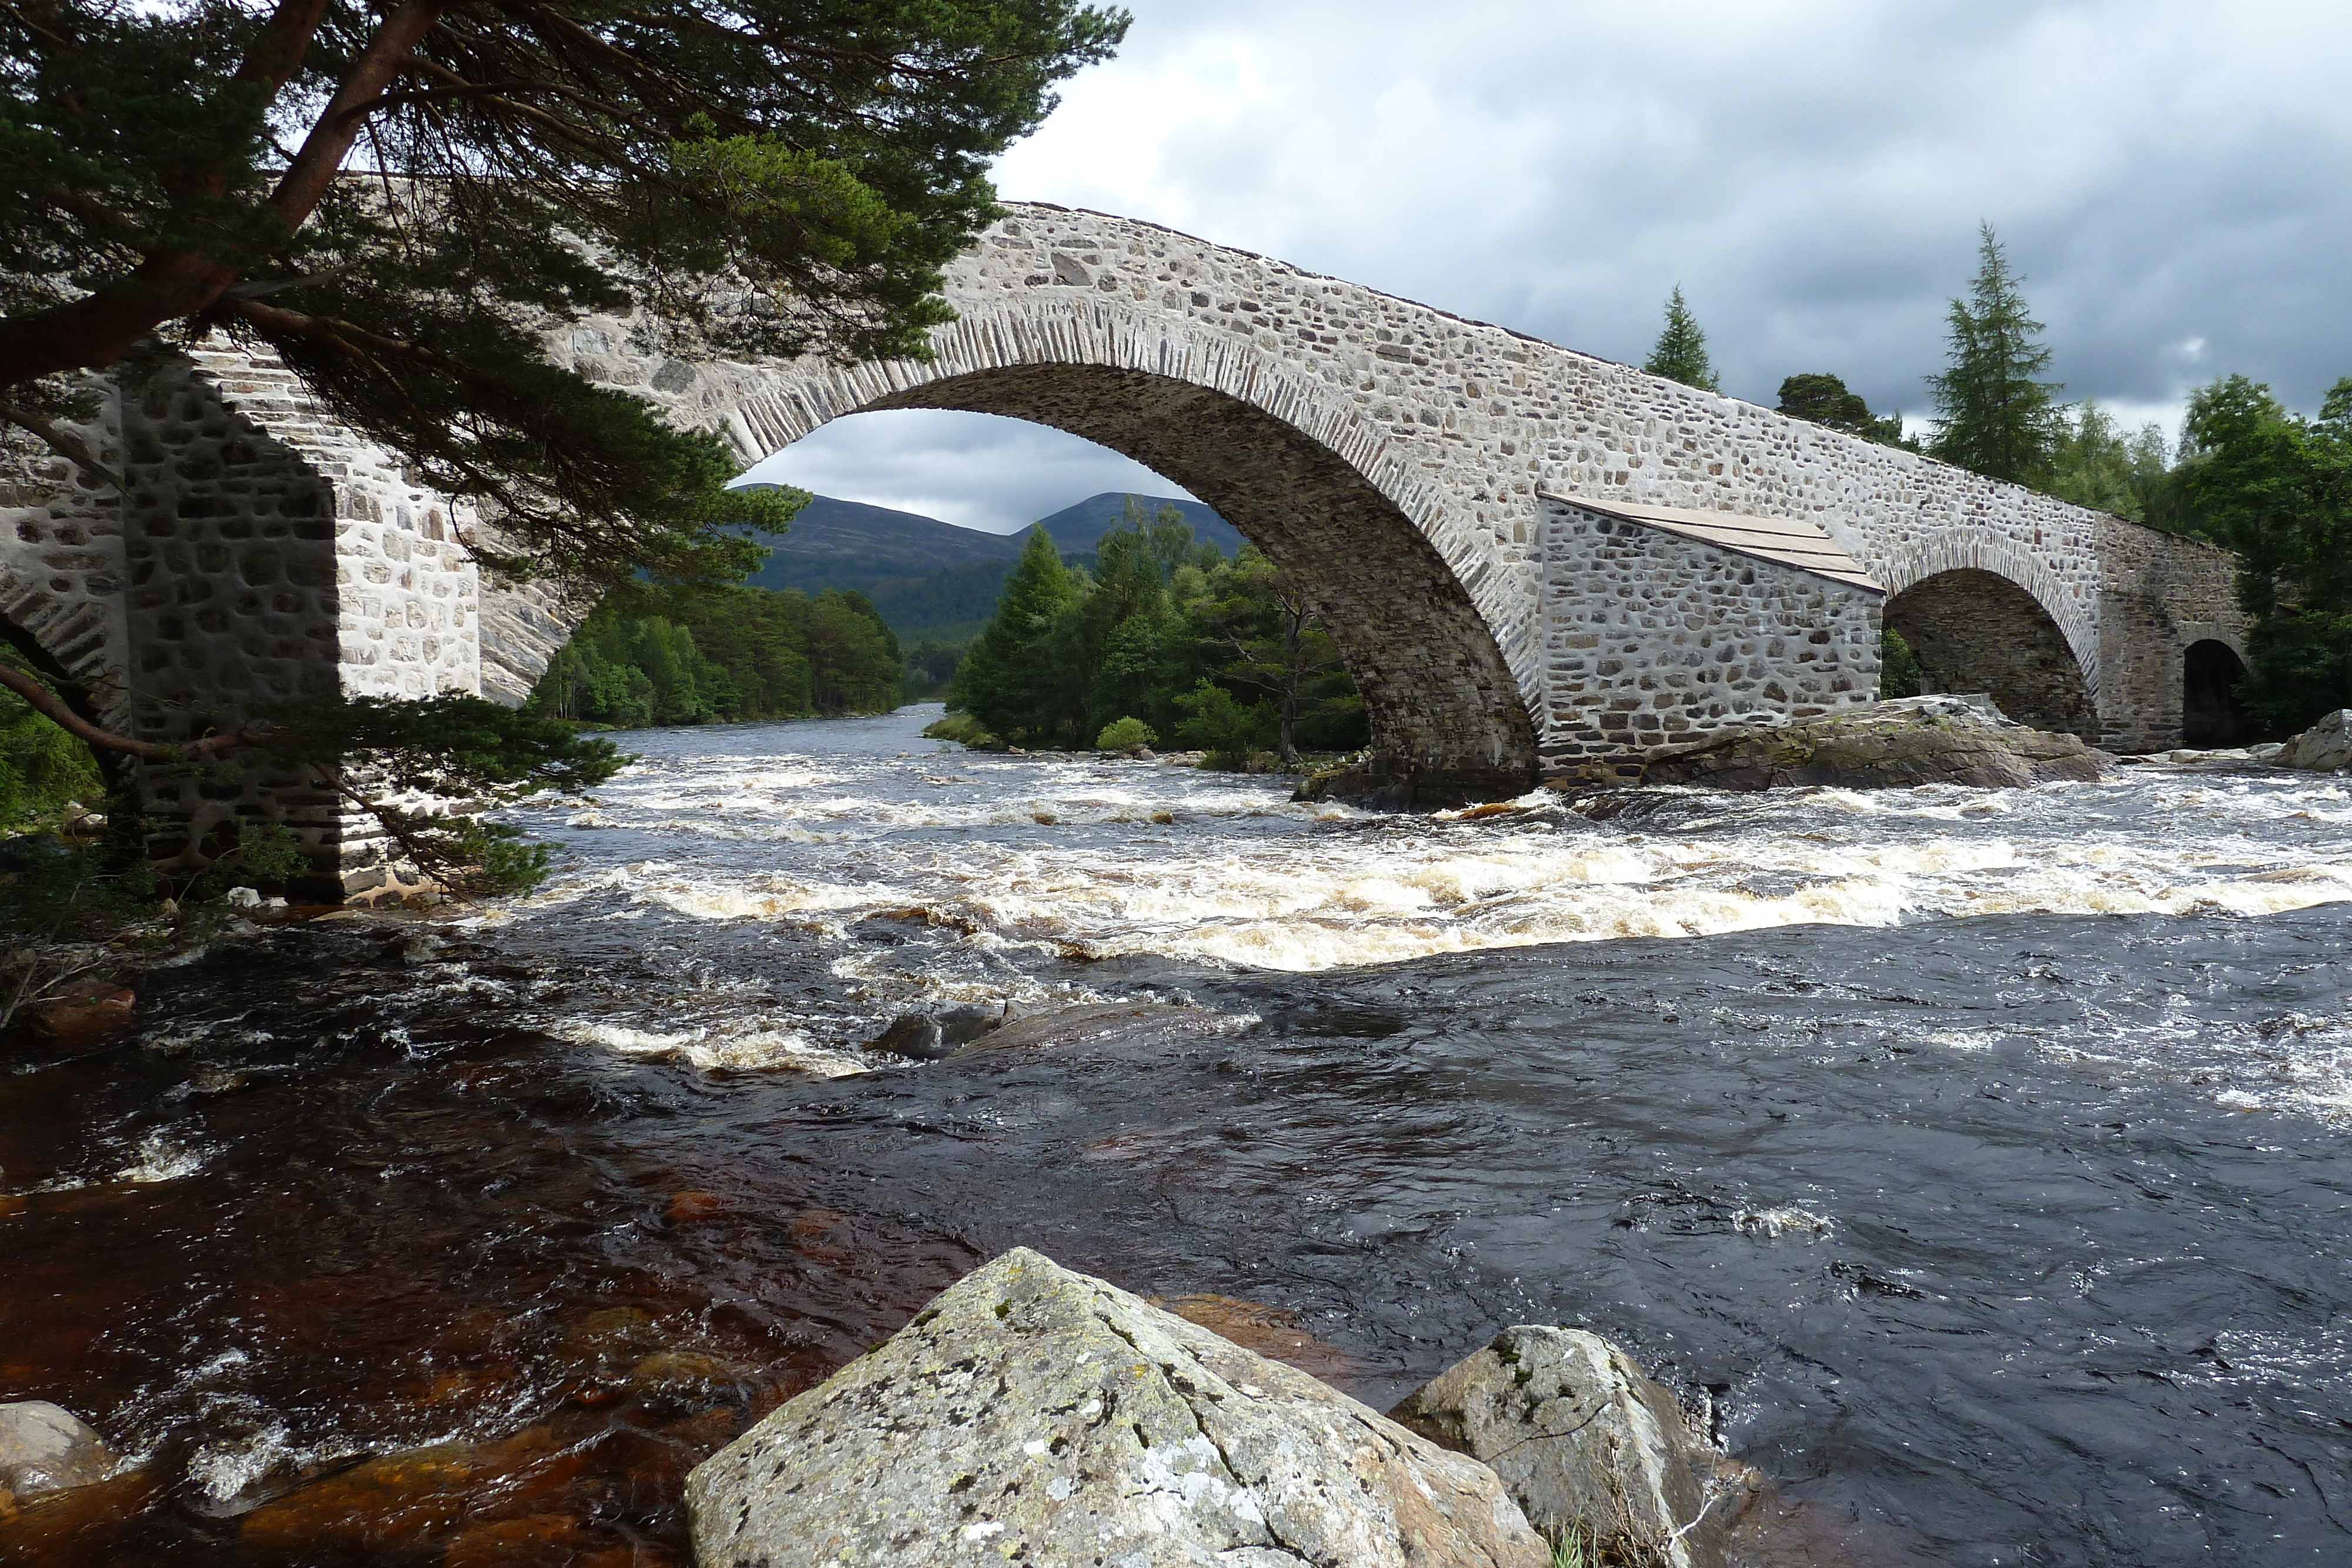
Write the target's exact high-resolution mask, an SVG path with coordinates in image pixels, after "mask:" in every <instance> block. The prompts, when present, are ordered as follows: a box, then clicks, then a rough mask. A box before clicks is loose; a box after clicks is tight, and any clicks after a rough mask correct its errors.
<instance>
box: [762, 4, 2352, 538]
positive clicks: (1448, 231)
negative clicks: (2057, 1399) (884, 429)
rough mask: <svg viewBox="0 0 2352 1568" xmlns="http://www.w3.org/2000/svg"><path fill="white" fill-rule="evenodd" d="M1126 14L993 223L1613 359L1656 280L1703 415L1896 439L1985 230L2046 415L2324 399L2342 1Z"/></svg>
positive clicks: (1645, 323)
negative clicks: (1699, 392) (1295, 283)
mask: <svg viewBox="0 0 2352 1568" xmlns="http://www.w3.org/2000/svg"><path fill="white" fill-rule="evenodd" d="M1131 9H1133V10H1134V11H1135V13H1136V24H1135V27H1134V29H1133V31H1132V33H1131V34H1130V36H1129V42H1128V45H1127V47H1126V49H1125V50H1124V52H1123V53H1122V55H1121V57H1119V58H1118V60H1117V61H1114V62H1113V63H1111V64H1110V65H1108V66H1106V67H1103V68H1098V69H1096V70H1094V71H1090V72H1088V73H1087V75H1085V76H1083V77H1081V78H1078V79H1077V80H1076V81H1074V82H1072V83H1070V84H1069V86H1068V88H1067V89H1066V102H1065V103H1064V105H1063V107H1062V109H1061V110H1059V111H1058V112H1057V113H1056V114H1055V116H1054V117H1053V119H1052V120H1049V121H1048V122H1047V123H1046V125H1045V129H1044V130H1043V131H1041V132H1040V133H1039V134H1038V135H1037V136H1036V137H1035V138H1034V139H1033V140H1032V141H1029V142H1027V143H1024V145H1022V146H1020V147H1018V148H1016V149H1014V150H1013V152H1012V154H1011V155H1010V156H1008V157H1007V158H1006V159H1005V160H1004V162H1003V165H1002V167H1001V169H1000V171H999V180H998V183H999V185H1000V188H1001V189H1002V190H1003V192H1004V193H1005V194H1006V195H1007V196H1008V197H1013V198H1016V199H1018V198H1030V199H1037V200H1045V201H1054V202H1061V203H1064V204H1069V205H1074V206H1087V207H1096V208H1100V209H1103V210H1106V211H1110V212H1116V213H1122V214H1129V215H1131V216H1135V217H1141V218H1149V219H1152V220H1154V221H1157V222H1160V223H1165V224H1168V225H1171V226H1173V227H1176V228H1180V229H1183V230H1185V231H1187V232H1189V233H1192V234H1196V235H1202V237H1204V238H1207V239H1211V240H1214V241H1217V242H1219V243H1221V244H1225V245H1232V246H1241V247H1243V248H1245V249H1249V250H1255V251H1260V252H1263V253H1265V254H1267V255H1271V256H1279V257H1281V258H1282V259H1284V260H1286V261H1290V262H1294V263H1296V264H1297V265H1299V266H1301V267H1309V268H1312V269H1313V270H1316V271H1318V272H1325V273H1330V274H1334V275H1336V276H1339V277H1346V278H1349V279H1351V280H1353V281H1356V282H1360V283H1364V284H1369V285H1370V286H1372V287H1379V288H1384V289H1387V290H1390V291H1391V292H1393V293H1397V294H1401V295H1404V296H1406V297H1408V298H1415V299H1420V300H1423V301H1425V302H1427V303H1429V304H1433V305H1437V306H1441V307H1444V308H1447V309H1450V310H1454V311H1458V312H1460V313H1462V314H1464V315H1467V316H1472V317H1476V318H1479V319H1486V320H1491V321H1497V322H1500V323H1503V324H1505V325H1507V326H1511V327H1515V328H1517V329H1521V330H1524V331H1528V332H1533V333H1536V334H1538V336H1541V337H1545V338H1549V339H1550V340H1554V341H1556V342H1560V343H1565V344H1568V345H1569V346H1570V347H1573V348H1578V349H1582V350H1587V351H1590V352H1592V353H1597V354H1601V355H1605V356H1607V357H1609V358H1612V359H1617V360H1627V361H1639V360H1640V359H1642V358H1643V356H1644V354H1645V353H1646V352H1647V350H1648V348H1649V345H1650V342H1651V340H1652V339H1653V338H1654V336H1655V334H1656V331H1657V329H1658V320H1659V312H1660V308H1661V305H1662V302H1663V300H1664V296H1665V294H1666V291H1667V290H1668V289H1669V288H1670V287H1673V286H1674V285H1675V284H1676V283H1680V284H1681V285H1682V286H1683V288H1684V290H1685V294H1686V296H1687V298H1689V301H1690V303H1691V306H1692V308H1694V309H1695V310H1696V313H1697V315H1698V318H1699V320H1700V322H1701V324H1702V325H1703V326H1704V327H1705V329H1706V332H1707V335H1708V343H1709V347H1710V349H1711V350H1713V353H1714V355H1715V359H1716V362H1717V367H1718V369H1719V370H1720V371H1722V375H1723V383H1724V388H1725V390H1726V391H1727V392H1731V393H1733V394H1734V395H1736V396H1740V397H1746V398H1750V399H1754V400H1756V401H1759V402H1767V403H1769V402H1771V401H1772V400H1773V397H1774V395H1775V392H1776V389H1777V388H1778V387H1779V384H1780V378H1781V377H1783V376H1785V375H1788V374H1790V373H1792V372H1794V371H1813V370H1826V371H1836V372H1838V373H1840V374H1842V375H1843V376H1844V377H1845V378H1846V379H1847V381H1848V382H1850V383H1851V384H1852V385H1853V387H1854V388H1855V390H1857V391H1859V392H1862V393H1863V394H1864V396H1866V397H1867V398H1868V399H1869V400H1870V402H1872V404H1873V406H1874V407H1879V408H1887V407H1900V408H1903V409H1906V410H1907V411H1909V412H1911V413H1913V414H1915V415H1917V414H1921V413H1925V411H1926V409H1927V396H1926V391H1925V388H1924V386H1923V384H1922V380H1921V378H1922V377H1924V376H1925V375H1927V373H1928V372H1930V371H1934V370H1936V369H1937V368H1938V365H1939V363H1940V361H1941V357H1942V351H1943V339H1944V318H1945V309H1946V301H1947V300H1948V298H1949V297H1950V296H1952V295H1953V294H1956V293H1958V292H1960V291H1962V290H1963V289H1964V288H1965V287H1966V285H1967V282H1968V279H1969V275H1970V274H1971V273H1972V272H1973V270H1974V268H1975V264H1976V244H1977V225H1978V223H1979V220H1985V221H1989V222H1990V223H1991V224H1992V225H1994V226H1995V228H1996V229H1997V230H1998V232H1999V233H2000V236H2001V238H2002V239H2003V241H2004V242H2006V244H2007V245H2008V246H2009V251H2010V255H2011V260H2012V261H2013V263H2014V264H2015V265H2016V266H2017V267H2019V268H2020V269H2021V270H2022V271H2023V272H2024V273H2025V274H2026V275H2027V277H2028V282H2027V285H2026V295H2027V298H2028V299H2029V301H2030V302H2031V303H2032V306H2033V308H2034V309H2035V311H2036V313H2037V314H2038V315H2039V316H2040V317H2041V318H2042V319H2043V320H2044V321H2045V322H2047V323H2048V325H2049V341H2050V344H2051V346H2052V347H2053V349H2054V350H2056V359H2055V361H2054V363H2053V366H2052V374H2053V375H2054V376H2056V377H2057V378H2058V379H2059V380H2061V381H2063V382H2065V383H2066V384H2067V388H2068V394H2069V395H2070V396H2074V397H2081V396H2086V395H2087V396H2095V397H2096V398H2098V399H2099V400H2100V401H2101V402H2106V403H2109V404H2111V405H2114V406H2116V408H2117V409H2118V410H2119V411H2120V412H2123V413H2125V414H2126V416H2128V417H2145V416H2158V417H2163V418H2165V419H2166V420H2167V421H2168V423H2169V422H2170V421H2171V420H2172V419H2174V418H2176V417H2177V413H2178V409H2179V403H2180V401H2181V399H2182V398H2183V396H2185V394H2186V393H2187V392H2188V391H2189V389H2190V388H2191V387H2193V386H2195V385H2197V384H2200V383H2201V382H2206V381H2209V380H2210V379H2211V378H2212V377H2214V376H2216V375H2219V374H2222V373H2225V372H2228V371H2244V372H2245V373H2247V374H2249V375H2252V376H2254V377H2255V378H2257V379H2259V380H2263V381H2266V382H2271V383H2272V384H2273V386H2274V387H2275V388H2276V389H2277V390H2278V392H2279V393H2280V394H2281V396H2283V397H2284V398H2285V399H2286V400H2287V401H2288V402H2290V403H2293V404H2295V405H2297V406H2300V407H2304V408H2313V407H2315V406H2316V404H2317V402H2318V401H2319V398H2320V396H2321V395H2322V393H2323V392H2325V391H2326V387H2327V386H2328V385H2329V384H2330V383H2331V382H2334V381H2335V380H2336V378H2337V377H2339V376H2343V375H2352V291H2347V288H2346V287H2345V283H2344V272H2345V258H2346V257H2347V255H2352V179H2347V175H2352V91H2347V89H2346V86H2345V83H2346V82H2347V79H2352V7H2345V6H2341V5H2318V4H2272V5H2229V6H2224V5H2210V4H2200V5H2185V4H2161V3H2159V4H2147V3H2144V0H2142V3H2127V0H2096V3H2080V4H2035V5H2027V4H1998V3H1996V4H1985V3H1981V0H1977V3H1969V4H1958V3H1946V4H1940V5H1938V4H1916V3H1913V4H1892V3H1887V4H1880V3H1873V4H1862V3H1858V0H1857V3H1846V4H1838V3H1830V0H1785V3H1777V4H1755V3H1753V0H1749V3H1746V4H1738V5H1731V4H1716V3H1713V0H1708V3H1704V4H1701V3H1691V0H1682V3H1672V0H1668V3H1655V4H1647V5H1633V4H1619V5H1591V4H1583V5H1578V4H1570V5H1559V4H1541V3H1524V4H1499V3H1496V4H1475V3H1473V4H1460V3H1457V4H1454V5H1444V6H1433V5H1427V4H1425V3H1423V0H1414V3H1411V4H1403V3H1398V0H1357V3H1352V4H1347V5H1336V4H1334V5H1322V4H1291V5H1281V4H1274V5H1268V4H1264V3H1258V4H1244V3H1241V0H1181V3H1179V0H1131ZM859 423H863V422H862V421H851V422H847V423H845V424H844V425H842V426H840V427H837V430H838V434H834V433H827V434H824V435H822V436H821V437H820V439H821V440H829V441H831V442H833V443H835V444H836V446H837V448H838V452H837V454H836V456H837V458H838V461H836V462H835V463H834V465H833V466H832V467H831V468H830V469H829V470H828V474H829V476H830V479H831V482H833V483H836V484H857V483H868V482H870V483H871V484H874V485H879V486H881V487H883V488H885V489H888V488H892V487H893V486H894V484H895V488H896V489H897V490H898V491H901V492H908V491H925V492H931V491H938V492H940V493H945V492H946V491H947V490H949V489H950V488H952V487H956V486H979V490H978V492H976V493H979V494H982V495H984V496H985V497H987V498H986V499H985V501H984V502H983V503H981V504H978V505H976V507H975V515H977V513H978V512H979V511H987V512H988V514H989V515H990V517H992V519H993V521H994V524H995V526H999V527H1010V526H1014V525H1016V524H1017V523H1019V522H1021V521H1024V520H1026V517H1027V516H1031V515H1034V511H1027V510H1025V509H1026V508H1031V507H1035V508H1040V509H1050V507H1047V505H1046V502H1047V501H1048V500H1049V499H1054V497H1055V495H1058V492H1055V493H1052V494H1049V493H1048V492H1049V490H1050V483H1052V482H1059V481H1060V480H1062V479H1067V480H1069V481H1070V482H1071V483H1074V484H1081V485H1085V486H1088V487H1089V488H1091V489H1105V488H1127V487H1129V485H1130V483H1132V482H1133V481H1131V479H1130V478H1129V477H1125V476H1126V475H1128V474H1129V473H1130V472H1131V471H1130V470H1127V469H1123V468H1120V467H1119V466H1118V465H1117V464H1116V463H1115V462H1114V461H1113V460H1111V459H1110V458H1109V457H1108V455H1101V454H1099V449H1085V448H1083V444H1073V443H1071V442H1070V441H1069V440H1068V438H1063V437H1057V436H1052V435H1048V434H1045V433H1042V432H1032V433H1028V434H1022V435H1021V436H1020V437H1019V438H1018V440H1017V441H1015V442H1014V443H1013V444H1010V445H1003V446H1001V448H1000V455H1001V456H1002V459H1003V460H1002V461H996V462H990V461H984V460H982V459H980V458H979V457H977V456H976V455H974V454H975V453H976V451H977V450H978V448H977V447H976V446H975V445H974V443H975V442H978V443H980V444H986V440H992V439H994V438H993V437H987V438H985V439H983V438H982V435H981V434H979V432H980V431H981V430H982V427H979V426H972V427H968V428H967V435H966V436H960V437H957V438H956V441H958V442H961V445H954V444H950V445H949V446H942V447H940V448H938V449H937V450H928V452H926V451H918V450H915V449H914V448H911V447H908V446H907V445H905V444H903V443H901V442H894V441H890V440H882V439H879V438H874V439H868V438H864V437H858V436H856V435H854V434H853V432H854V431H855V428H856V425H858V424H859ZM952 427H953V423H952V421H951V420H950V423H945V424H940V425H937V426H935V427H934V430H935V431H936V432H938V433H942V439H944V438H945V437H944V434H943V433H945V432H948V431H949V430H950V429H951V428H952ZM1088 450H1092V451H1093V452H1094V453H1096V454H1097V455H1094V456H1087V455H1085V453H1086V452H1087V451H1088ZM861 454H862V455H861ZM959 454H960V455H959ZM861 463H862V464H866V465H868V466H866V467H863V468H857V466H856V465H858V464H861ZM1090 464H1091V465H1093V466H1091V467H1090V466H1089V465H1090ZM894 465H897V467H899V468H906V467H909V466H911V467H912V468H918V469H922V470H925V471H926V472H927V473H928V474H929V476H930V477H927V478H925V479H924V480H923V481H922V482H921V483H919V484H913V483H908V482H905V479H904V476H903V475H902V476H900V478H899V479H898V480H897V481H893V480H892V478H891V476H892V474H893V472H894ZM853 468H856V473H853V472H852V469H853ZM1114 473H1118V474H1119V475H1122V477H1120V478H1118V480H1117V481H1116V482H1108V480H1106V481H1105V482H1097V477H1088V476H1089V475H1093V476H1109V475H1112V474H1114ZM858 474H864V475H866V480H860V479H859V478H858V477H857V476H858ZM1024 476H1026V477H1025V478H1024ZM1029 478H1034V479H1037V480H1039V481H1040V482H1039V483H1037V484H1030V483H1028V479H1029ZM804 482H805V481H804ZM835 493H851V492H845V491H836V492H835ZM959 493H961V492H959ZM1084 493H1087V492H1086V491H1085V490H1078V491H1074V492H1073V493H1071V494H1069V495H1066V496H1060V497H1059V499H1058V500H1055V504H1059V503H1060V500H1068V499H1076V496H1077V495H1080V494H1084ZM860 498H868V499H881V498H883V497H881V496H879V495H865V494H861V495H860ZM894 504H895V503H894Z"/></svg>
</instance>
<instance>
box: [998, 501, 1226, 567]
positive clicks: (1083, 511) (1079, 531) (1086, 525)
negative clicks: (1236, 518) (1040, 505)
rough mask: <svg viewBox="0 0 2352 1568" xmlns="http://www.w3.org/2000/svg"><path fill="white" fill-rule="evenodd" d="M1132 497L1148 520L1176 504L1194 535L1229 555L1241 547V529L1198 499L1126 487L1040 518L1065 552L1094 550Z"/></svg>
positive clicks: (1122, 515) (1046, 529) (1047, 531)
mask: <svg viewBox="0 0 2352 1568" xmlns="http://www.w3.org/2000/svg"><path fill="white" fill-rule="evenodd" d="M1129 501H1133V502H1134V503H1135V504H1136V505H1137V506H1138V507H1141V508H1142V509H1143V518H1144V521H1145V522H1147V523H1149V522H1150V520H1151V516H1152V514H1153V513H1155V512H1157V511H1159V510H1160V507H1175V508H1176V509H1177V510H1178V511H1180V512H1181V513H1183V514H1184V520H1185V521H1186V522H1188V523H1190V524H1192V537H1193V538H1196V539H1200V540H1202V541H1204V542H1205V543H1208V544H1213V545H1214V546H1216V547H1217V549H1220V550H1222V551H1223V552H1224V553H1225V554H1227V555H1234V554H1237V553H1239V551H1240V550H1241V548H1242V536H1241V530H1239V529H1238V528H1234V526H1233V524H1231V523H1229V522H1227V521H1225V519H1224V518H1223V517H1219V516H1217V514H1216V513H1214V512H1213V511H1211V510H1209V508H1208V507H1204V506H1202V504H1201V503H1200V502H1198V501H1179V500H1177V499H1176V498H1175V497H1171V496H1137V495H1132V494H1130V493H1129V492H1128V491H1125V490H1106V491H1104V492H1103V493H1102V494H1101V495H1099V496H1088V497H1087V498H1086V499H1085V500H1083V501H1080V502H1079V503H1078V504H1077V505H1076V506H1075V507H1063V508H1062V509H1061V510H1060V511H1058V512H1055V514H1054V515H1053V516H1052V517H1040V518H1038V519H1037V520H1038V521H1039V522H1041V523H1043V524H1045V532H1046V533H1047V534H1048V535H1050V536H1052V538H1053V540H1054V542H1055V544H1056V545H1058V546H1060V547H1061V549H1063V550H1064V551H1065V552H1069V553H1076V552H1078V551H1082V550H1090V549H1094V548H1095V547H1096V546H1097V544H1098V543H1100V542H1101V539H1102V537H1103V535H1105V534H1107V533H1108V532H1110V530H1111V529H1112V528H1116V527H1118V524H1119V523H1120V522H1121V521H1122V520H1123V519H1124V518H1125V517H1126V516H1127V504H1128V502H1129Z"/></svg>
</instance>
